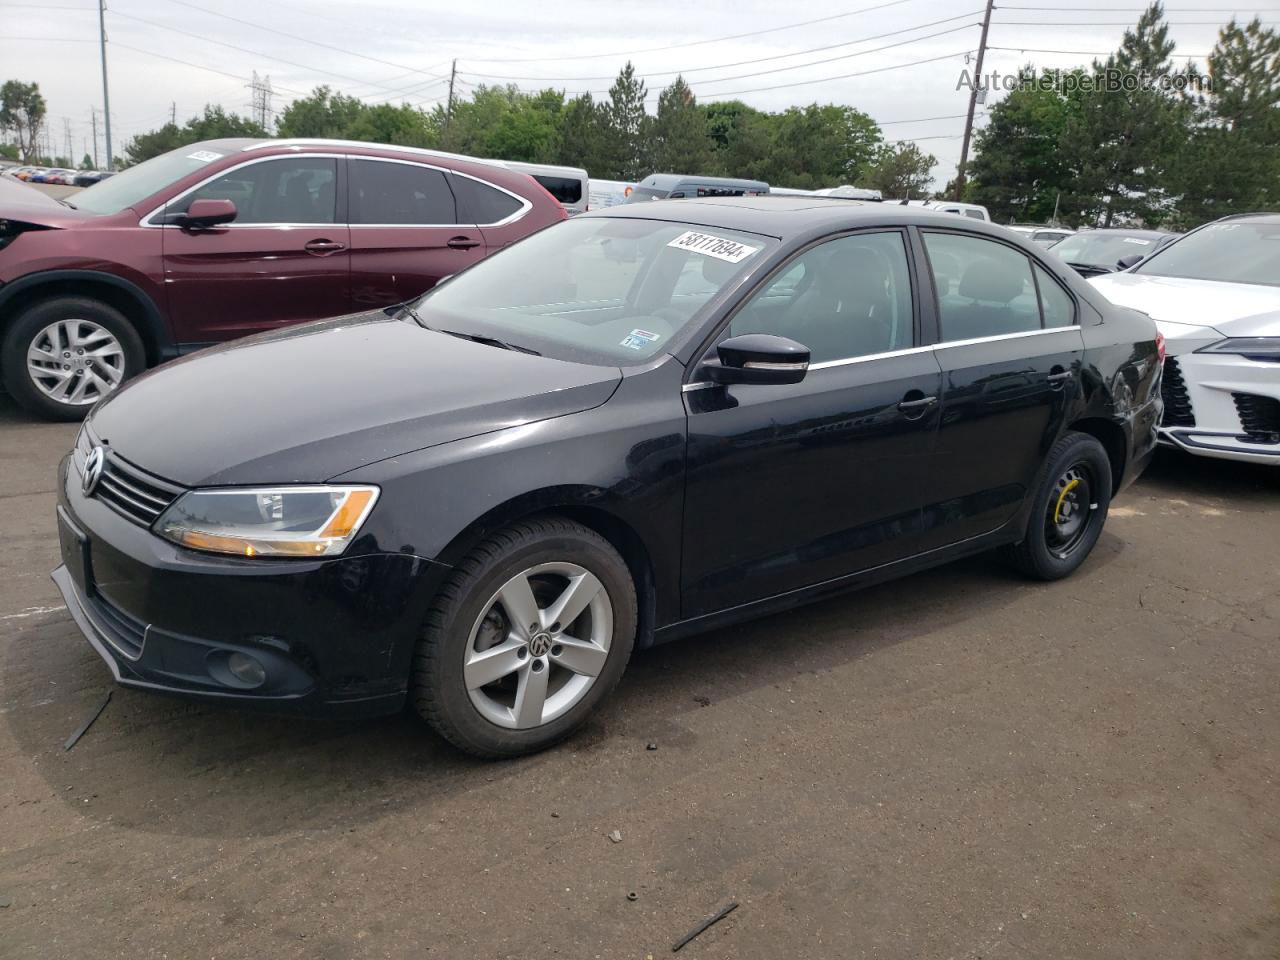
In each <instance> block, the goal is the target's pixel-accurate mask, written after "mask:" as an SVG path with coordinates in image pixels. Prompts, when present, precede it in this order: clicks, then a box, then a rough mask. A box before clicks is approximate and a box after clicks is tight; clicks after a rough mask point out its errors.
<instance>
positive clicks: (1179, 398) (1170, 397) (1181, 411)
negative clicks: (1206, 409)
mask: <svg viewBox="0 0 1280 960" xmlns="http://www.w3.org/2000/svg"><path fill="white" fill-rule="evenodd" d="M1160 395H1161V396H1162V397H1163V398H1164V420H1162V421H1161V423H1162V424H1163V425H1164V426H1166V427H1194V426H1195V425H1196V415H1195V414H1194V413H1193V412H1192V410H1191V396H1190V395H1189V394H1188V393H1187V383H1186V381H1185V380H1183V379H1182V368H1181V367H1179V366H1178V360H1177V358H1176V357H1169V358H1167V359H1166V360H1165V362H1164V378H1163V379H1162V380H1161V381H1160Z"/></svg>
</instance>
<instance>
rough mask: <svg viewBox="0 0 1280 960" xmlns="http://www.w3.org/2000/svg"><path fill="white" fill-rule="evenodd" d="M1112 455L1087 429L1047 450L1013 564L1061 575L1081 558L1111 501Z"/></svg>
mask: <svg viewBox="0 0 1280 960" xmlns="http://www.w3.org/2000/svg"><path fill="white" fill-rule="evenodd" d="M1111 484H1112V481H1111V460H1110V458H1109V457H1108V456H1107V451H1106V450H1105V449H1104V448H1103V446H1102V444H1101V443H1099V442H1098V440H1097V439H1096V438H1094V437H1091V436H1090V435H1089V434H1087V433H1075V432H1071V433H1067V434H1064V435H1063V436H1062V438H1061V439H1060V440H1058V442H1057V443H1055V444H1054V445H1053V448H1052V449H1051V450H1050V451H1049V456H1048V458H1047V459H1046V463H1045V471H1044V475H1043V479H1042V480H1041V482H1040V487H1039V489H1038V490H1037V491H1036V494H1035V497H1034V499H1033V501H1032V505H1031V519H1030V520H1029V521H1028V523H1027V533H1026V536H1025V537H1024V538H1023V539H1022V542H1020V543H1016V544H1014V545H1013V546H1012V547H1011V548H1010V551H1009V555H1010V558H1011V559H1012V560H1013V563H1014V566H1016V567H1017V568H1018V569H1019V570H1020V571H1022V572H1023V573H1024V574H1026V575H1027V576H1029V577H1034V578H1035V579H1037V580H1059V579H1061V578H1062V577H1066V576H1069V575H1070V574H1072V573H1074V572H1075V571H1076V568H1077V567H1079V566H1080V564H1082V563H1084V561H1085V558H1086V557H1088V556H1089V553H1090V551H1092V550H1093V546H1094V544H1095V543H1097V542H1098V537H1099V536H1101V534H1102V527H1103V525H1104V524H1105V523H1106V521H1107V510H1108V509H1109V508H1110V506H1111Z"/></svg>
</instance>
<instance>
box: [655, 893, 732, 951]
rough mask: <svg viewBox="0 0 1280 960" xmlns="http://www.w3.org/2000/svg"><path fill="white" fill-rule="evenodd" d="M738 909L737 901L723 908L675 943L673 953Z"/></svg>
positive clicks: (672, 947)
mask: <svg viewBox="0 0 1280 960" xmlns="http://www.w3.org/2000/svg"><path fill="white" fill-rule="evenodd" d="M737 909H738V901H737V900H734V901H732V902H731V903H729V904H728V905H727V906H724V907H721V908H720V910H719V911H718V912H717V913H716V914H715V915H714V916H710V917H708V918H707V919H706V920H703V921H702V922H701V923H700V924H698V925H697V926H696V927H694V928H693V929H692V930H690V931H689V932H688V933H686V934H685V935H684V936H683V937H681V938H680V939H679V940H677V941H676V942H675V943H673V944H672V945H671V952H672V953H676V952H677V951H678V950H679V949H680V948H681V947H683V946H684V945H685V944H687V943H688V942H689V941H690V940H692V939H693V938H694V937H696V936H698V935H699V934H701V933H702V932H703V931H705V930H706V929H707V928H708V927H710V926H711V925H712V924H713V923H719V922H720V921H721V920H723V919H724V918H725V917H727V916H728V915H729V914H731V913H733V911H735V910H737Z"/></svg>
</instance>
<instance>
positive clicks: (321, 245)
mask: <svg viewBox="0 0 1280 960" xmlns="http://www.w3.org/2000/svg"><path fill="white" fill-rule="evenodd" d="M302 249H303V250H305V251H307V253H312V254H315V255H316V256H317V257H327V256H328V255H329V254H331V253H337V252H338V251H339V250H345V249H347V245H346V244H345V243H338V241H336V240H310V241H308V242H307V243H306V244H304V245H303V247H302Z"/></svg>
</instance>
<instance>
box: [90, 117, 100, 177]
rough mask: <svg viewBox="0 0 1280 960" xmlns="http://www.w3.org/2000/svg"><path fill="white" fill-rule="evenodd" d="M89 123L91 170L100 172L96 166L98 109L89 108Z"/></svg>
mask: <svg viewBox="0 0 1280 960" xmlns="http://www.w3.org/2000/svg"><path fill="white" fill-rule="evenodd" d="M89 122H90V123H91V124H93V169H95V170H100V169H102V168H101V167H99V166H98V108H97V107H90V108H89Z"/></svg>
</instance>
